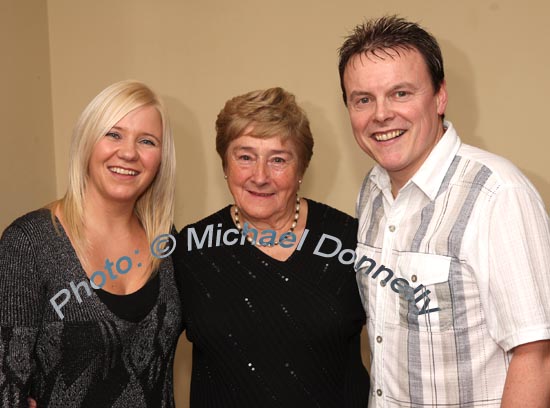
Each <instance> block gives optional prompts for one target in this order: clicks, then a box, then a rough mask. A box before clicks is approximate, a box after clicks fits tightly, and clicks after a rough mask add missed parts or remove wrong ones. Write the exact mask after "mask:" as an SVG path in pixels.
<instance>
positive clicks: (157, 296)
mask: <svg viewBox="0 0 550 408" xmlns="http://www.w3.org/2000/svg"><path fill="white" fill-rule="evenodd" d="M174 174H175V158H174V144H173V139H172V134H171V132H170V128H169V126H168V122H167V117H166V114H165V109H164V107H163V104H162V102H161V101H160V99H159V98H158V96H157V95H156V94H155V93H154V92H153V91H152V90H151V89H149V88H148V87H147V86H145V85H144V84H142V83H140V82H136V81H123V82H119V83H116V84H113V85H111V86H109V87H107V88H106V89H104V90H103V91H102V92H101V93H100V94H99V95H97V96H96V97H95V98H94V99H93V100H92V101H91V102H90V104H89V105H88V106H87V107H86V109H85V110H84V111H83V113H82V114H81V116H80V118H79V120H78V123H77V124H76V127H75V130H74V133H73V139H72V145H71V161H70V168H69V187H68V190H67V193H66V194H65V196H64V197H63V198H62V199H61V200H59V201H56V202H54V203H52V204H51V205H49V206H48V207H47V208H43V209H39V210H36V211H33V212H31V213H28V214H26V215H24V216H22V217H21V218H19V219H17V220H16V221H14V222H13V223H12V224H11V225H10V226H9V227H8V228H7V229H6V230H5V231H4V233H3V235H2V239H1V240H0V334H1V336H0V374H1V375H0V406H2V407H23V406H26V398H27V396H29V395H30V396H32V397H33V398H34V399H35V400H36V402H37V403H38V406H39V407H46V406H50V407H54V406H55V407H94V408H97V407H132V408H134V407H151V408H153V407H154V408H158V407H173V406H174V401H173V389H172V388H173V387H172V364H173V358H174V352H175V347H176V343H177V338H178V337H179V334H180V332H181V305H180V302H179V295H178V291H177V289H176V287H175V282H174V275H173V268H172V262H171V261H168V260H162V261H161V260H160V259H158V258H155V257H153V256H152V254H151V251H150V250H149V243H150V241H152V240H153V238H154V237H156V236H158V235H160V234H165V233H168V232H169V231H170V229H171V227H172V217H173V198H174ZM92 288H93V289H94V290H92ZM31 402H32V403H33V405H34V402H33V401H31Z"/></svg>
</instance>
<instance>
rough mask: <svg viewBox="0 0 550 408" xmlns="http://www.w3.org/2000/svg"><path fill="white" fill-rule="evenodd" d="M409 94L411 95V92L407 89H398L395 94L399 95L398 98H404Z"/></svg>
mask: <svg viewBox="0 0 550 408" xmlns="http://www.w3.org/2000/svg"><path fill="white" fill-rule="evenodd" d="M408 95H409V93H408V92H407V91H397V92H396V93H395V96H397V97H398V98H404V97H406V96H408Z"/></svg>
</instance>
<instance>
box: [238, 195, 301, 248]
mask: <svg viewBox="0 0 550 408" xmlns="http://www.w3.org/2000/svg"><path fill="white" fill-rule="evenodd" d="M291 208H292V213H291V215H290V217H288V216H286V217H284V218H281V220H283V221H282V222H281V223H277V224H276V225H279V226H280V228H279V227H278V226H273V225H270V224H269V223H260V224H258V223H253V222H252V221H250V220H248V219H245V218H243V216H242V215H241V213H240V210H239V208H238V207H237V206H236V205H234V206H233V212H232V213H233V220H234V222H235V225H236V226H237V228H238V229H239V231H243V229H244V226H245V223H248V228H246V229H247V230H248V229H250V227H252V228H254V229H256V230H258V231H265V230H268V229H269V230H273V231H276V232H283V231H289V232H293V231H294V229H295V228H296V226H297V225H298V221H299V217H300V198H299V197H298V195H296V201H294V202H293V206H292V207H291ZM262 224H263V225H262ZM260 225H262V226H265V225H267V226H268V228H263V229H262V228H261V226H260ZM288 226H289V227H288ZM248 241H249V242H252V238H251V237H248ZM274 244H275V245H277V244H278V241H275V243H274Z"/></svg>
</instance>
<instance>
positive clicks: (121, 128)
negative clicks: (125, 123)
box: [111, 125, 160, 143]
mask: <svg viewBox="0 0 550 408" xmlns="http://www.w3.org/2000/svg"><path fill="white" fill-rule="evenodd" d="M111 129H115V130H121V131H123V130H127V129H126V128H123V127H120V126H116V125H115V126H113V127H112V128H111ZM141 135H143V136H149V137H152V138H153V139H155V140H156V141H157V142H158V143H160V139H159V138H158V137H157V136H155V135H154V134H152V133H149V132H143V133H142V134H141Z"/></svg>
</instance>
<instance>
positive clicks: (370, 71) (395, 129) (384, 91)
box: [344, 49, 447, 194]
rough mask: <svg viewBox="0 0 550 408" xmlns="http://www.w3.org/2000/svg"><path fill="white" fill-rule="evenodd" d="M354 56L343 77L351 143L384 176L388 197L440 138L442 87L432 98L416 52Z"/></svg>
mask: <svg viewBox="0 0 550 408" xmlns="http://www.w3.org/2000/svg"><path fill="white" fill-rule="evenodd" d="M387 52H388V53H389V55H387V54H385V53H383V52H380V53H378V55H379V56H380V57H382V58H383V59H382V58H380V57H377V56H376V55H373V54H368V55H364V54H358V55H355V56H354V57H352V58H351V59H350V61H349V63H348V65H347V67H346V69H345V71H344V86H345V88H346V94H347V105H348V112H349V116H350V119H351V126H352V128H353V134H354V136H355V140H356V141H357V143H358V144H359V146H360V147H361V149H363V150H364V151H365V152H366V153H367V154H368V155H369V156H370V157H372V158H373V159H374V160H376V162H377V163H379V164H380V165H381V166H382V167H383V168H384V169H386V171H387V172H388V174H389V175H390V178H391V180H392V191H393V192H394V194H396V193H397V191H399V189H400V188H401V187H402V186H403V185H404V184H405V183H406V182H407V181H408V180H409V179H410V178H411V177H412V176H413V175H414V173H416V171H417V170H418V169H419V168H420V166H421V165H422V163H424V160H426V158H427V157H428V155H429V154H430V152H431V150H432V149H433V148H434V146H435V145H436V144H437V142H438V141H439V139H440V138H441V136H442V135H443V132H444V131H443V125H442V123H441V118H440V116H439V115H442V114H443V113H444V112H445V107H446V105H447V90H446V86H445V83H443V84H442V85H441V88H440V89H439V91H438V92H436V93H434V89H433V85H432V82H431V79H430V75H429V73H428V68H427V66H426V63H425V62H424V59H423V58H422V55H421V54H420V53H419V52H418V51H417V50H415V49H414V50H399V54H397V53H396V52H395V51H393V50H387Z"/></svg>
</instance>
